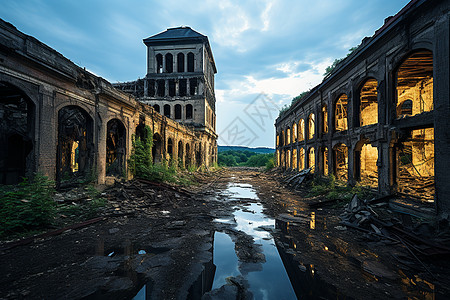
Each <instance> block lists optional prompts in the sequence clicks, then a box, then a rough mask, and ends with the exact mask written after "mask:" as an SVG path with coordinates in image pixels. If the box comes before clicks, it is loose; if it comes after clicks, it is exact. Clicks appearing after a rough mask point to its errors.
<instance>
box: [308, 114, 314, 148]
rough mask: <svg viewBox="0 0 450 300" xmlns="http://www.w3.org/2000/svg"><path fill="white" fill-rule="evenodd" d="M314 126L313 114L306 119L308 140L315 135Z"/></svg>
mask: <svg viewBox="0 0 450 300" xmlns="http://www.w3.org/2000/svg"><path fill="white" fill-rule="evenodd" d="M314 126H315V120H314V114H310V115H309V117H308V140H310V139H312V138H314V133H315V131H314ZM313 151H314V149H313Z"/></svg>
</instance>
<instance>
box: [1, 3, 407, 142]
mask: <svg viewBox="0 0 450 300" xmlns="http://www.w3.org/2000/svg"><path fill="white" fill-rule="evenodd" d="M407 3H408V1H406V0H368V1H360V0H338V1H337V0H316V1H307V0H297V1H292V0H291V1H288V0H253V1H242V0H241V1H228V0H220V1H214V0H207V1H193V0H191V1H184V0H177V1H176V0H165V1H117V0H109V1H106V0H105V1H86V0H78V1H62V0H46V1H44V0H22V1H16V0H2V5H1V6H0V17H1V18H2V19H4V20H5V21H8V22H10V23H12V24H13V25H14V26H16V27H17V28H18V29H19V30H20V31H22V32H24V33H26V34H29V35H32V36H34V37H35V38H37V39H39V40H40V41H42V42H44V43H45V44H47V45H49V46H50V47H52V48H54V49H56V50H57V51H59V52H60V53H62V54H63V55H64V56H66V57H67V58H69V59H70V60H72V61H73V62H74V63H76V64H78V65H79V66H81V67H86V69H88V70H89V71H91V72H93V73H94V74H96V75H98V76H101V77H103V78H105V79H107V80H109V81H110V82H113V83H114V82H117V81H131V80H135V79H137V78H142V77H144V76H145V72H146V59H147V58H146V49H145V45H144V44H143V43H142V39H144V38H146V37H149V36H151V35H154V34H156V33H159V32H161V31H164V30H165V29H166V28H170V27H177V26H182V25H185V26H190V27H191V28H193V29H195V30H196V31H198V32H200V33H202V34H204V35H207V36H208V38H209V41H210V44H211V48H212V51H213V54H214V59H215V62H216V66H217V69H218V73H217V74H216V86H215V87H216V100H217V106H216V113H217V132H218V133H219V134H220V138H219V144H220V145H226V144H233V145H234V144H241V145H245V146H252V147H255V146H266V147H273V145H274V126H273V124H274V121H275V118H276V117H277V115H278V113H277V112H276V111H274V110H276V109H278V108H281V107H282V106H283V105H284V104H288V103H290V101H291V99H292V98H293V97H295V96H297V95H298V94H300V93H301V92H303V91H306V90H309V89H310V88H312V87H314V86H315V85H317V84H319V83H320V82H321V81H322V78H323V76H322V75H323V73H324V71H325V68H326V67H327V66H328V65H330V64H331V63H332V62H333V60H334V59H335V58H340V57H343V56H345V55H346V54H347V52H348V49H349V48H351V47H353V46H356V45H358V44H359V43H360V42H361V40H362V39H363V38H364V37H365V36H372V35H373V34H374V32H375V30H376V29H378V28H379V27H381V26H382V25H383V22H384V19H385V18H386V17H388V16H390V15H394V14H395V13H397V12H398V11H399V10H400V9H401V8H402V7H403V6H405V5H406V4H407ZM264 108H266V110H264ZM233 132H234V133H235V135H232V134H230V133H233Z"/></svg>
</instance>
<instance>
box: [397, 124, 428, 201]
mask: <svg viewBox="0 0 450 300" xmlns="http://www.w3.org/2000/svg"><path fill="white" fill-rule="evenodd" d="M396 153H397V172H396V174H397V175H396V178H397V188H398V191H399V192H401V193H405V194H408V195H414V196H416V197H418V198H419V199H422V200H424V201H427V202H433V201H434V192H435V190H434V128H424V129H416V130H411V131H409V132H408V133H407V134H405V136H404V137H403V138H401V139H399V141H398V143H397V144H396Z"/></svg>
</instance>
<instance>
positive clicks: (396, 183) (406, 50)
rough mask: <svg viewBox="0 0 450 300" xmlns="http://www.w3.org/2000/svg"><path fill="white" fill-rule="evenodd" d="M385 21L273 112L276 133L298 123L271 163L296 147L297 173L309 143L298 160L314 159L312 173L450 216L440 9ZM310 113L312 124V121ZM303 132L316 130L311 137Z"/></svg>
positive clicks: (448, 75)
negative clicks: (306, 91) (300, 96)
mask: <svg viewBox="0 0 450 300" xmlns="http://www.w3.org/2000/svg"><path fill="white" fill-rule="evenodd" d="M417 13H419V14H420V16H421V17H420V18H417ZM391 21H392V22H389V24H388V25H386V26H384V27H383V28H381V29H380V30H378V31H376V33H375V34H374V36H373V37H371V38H366V39H365V40H364V41H363V42H362V44H361V46H360V47H359V48H358V49H356V50H355V51H354V52H353V54H352V55H350V56H348V57H347V58H346V59H344V60H343V61H342V62H341V63H340V64H339V65H338V66H337V67H336V68H335V69H334V71H333V72H332V73H331V74H330V75H329V76H328V77H326V78H325V79H324V81H323V82H322V83H321V84H319V85H318V86H316V87H314V88H312V89H311V91H310V93H309V94H308V95H306V96H305V97H304V98H303V99H302V101H299V102H297V103H296V104H294V105H293V106H291V107H290V109H289V110H287V111H286V112H283V113H282V114H281V115H280V116H279V117H278V119H277V120H276V122H275V126H276V132H279V133H283V132H284V131H285V130H286V129H287V128H289V127H291V126H292V124H294V123H296V124H298V135H297V140H296V141H293V142H292V143H290V144H283V143H282V142H280V143H279V144H278V145H277V151H279V153H280V159H279V165H280V166H282V167H287V164H286V159H287V158H286V157H284V156H283V153H285V151H287V150H288V149H298V159H299V169H302V168H301V165H300V163H301V157H302V153H301V150H300V149H305V150H306V149H307V150H306V156H307V159H306V160H305V161H306V163H307V166H309V165H310V162H312V161H313V157H315V161H314V167H315V173H316V174H320V175H326V174H327V173H328V172H330V173H333V174H334V175H336V177H338V178H341V179H344V180H347V181H348V183H349V184H352V185H353V184H356V183H358V182H360V183H361V184H363V185H368V186H371V187H373V188H377V189H378V192H379V193H380V194H383V195H386V194H390V193H399V194H402V195H405V197H410V198H416V199H421V200H423V201H430V202H432V201H436V203H437V205H436V207H437V211H438V213H439V214H441V215H443V216H445V214H450V201H449V198H448V194H449V192H450V173H449V172H448V170H446V168H445V167H444V166H447V165H448V163H449V162H450V151H449V149H450V139H449V135H448V132H449V131H450V121H449V120H450V104H449V102H448V99H449V98H448V94H449V90H450V88H449V82H450V72H449V57H448V53H449V48H450V46H449V45H450V43H449V40H450V34H449V28H450V26H449V24H450V20H449V13H448V5H447V4H444V3H443V2H442V1H434V2H433V1H422V2H412V3H411V5H409V6H407V7H406V8H405V9H404V10H402V11H401V14H400V15H398V16H394V17H393V18H392V19H391ZM411 28H414V30H410V29H411ZM405 36H407V37H408V39H406V38H405ZM380 41H382V42H380ZM327 112H328V114H327ZM312 114H314V115H315V116H317V119H316V120H315V121H316V122H315V123H317V124H319V125H318V126H317V125H316V126H317V127H315V126H311V124H310V118H309V116H311V115H312ZM303 122H306V127H307V128H306V130H305V131H303V130H302V123H303ZM311 128H314V130H315V132H316V133H319V134H315V135H314V136H311V135H310V133H311V132H312V130H311ZM327 128H328V130H327ZM302 132H305V134H306V139H305V140H304V139H303V138H302V136H301V134H302ZM343 145H346V146H343ZM335 146H336V147H335ZM311 149H316V151H315V152H316V155H317V156H313V155H312V154H311Z"/></svg>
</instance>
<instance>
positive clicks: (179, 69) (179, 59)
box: [177, 53, 184, 73]
mask: <svg viewBox="0 0 450 300" xmlns="http://www.w3.org/2000/svg"><path fill="white" fill-rule="evenodd" d="M177 72H178V73H181V72H184V54H183V53H178V54H177Z"/></svg>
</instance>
